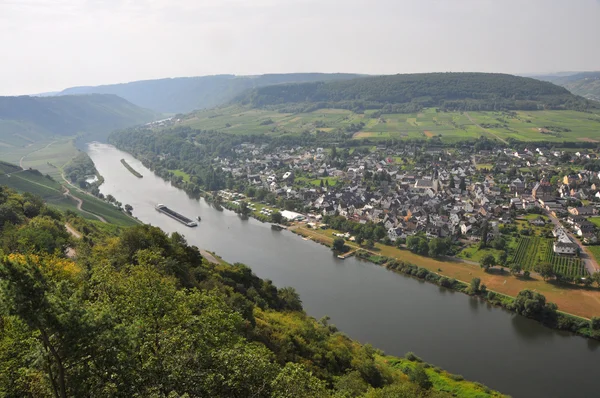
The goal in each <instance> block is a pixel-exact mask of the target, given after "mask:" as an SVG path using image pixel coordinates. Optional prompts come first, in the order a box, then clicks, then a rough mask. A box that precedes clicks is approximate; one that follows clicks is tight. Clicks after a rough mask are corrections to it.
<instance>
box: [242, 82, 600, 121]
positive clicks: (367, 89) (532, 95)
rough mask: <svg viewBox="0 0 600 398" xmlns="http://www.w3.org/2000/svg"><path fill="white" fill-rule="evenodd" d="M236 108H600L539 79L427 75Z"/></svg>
mask: <svg viewBox="0 0 600 398" xmlns="http://www.w3.org/2000/svg"><path fill="white" fill-rule="evenodd" d="M235 102H239V103H242V104H249V105H251V106H254V107H267V108H269V107H270V108H278V109H282V110H286V111H291V112H298V111H306V110H311V109H318V108H344V109H352V110H362V109H385V111H387V112H414V111H418V110H419V109H421V108H424V107H440V108H443V109H447V110H494V109H495V110H502V109H506V110H519V109H521V110H535V109H577V110H586V109H588V108H591V107H592V108H593V107H598V106H600V104H598V103H595V102H591V101H588V100H586V99H584V98H581V97H577V96H575V95H573V94H571V93H569V91H568V90H566V89H565V88H563V87H559V86H556V85H554V84H551V83H548V82H543V81H540V80H536V79H531V78H525V77H518V76H513V75H505V74H495V73H425V74H405V75H389V76H375V77H365V78H360V79H352V80H345V81H335V82H314V83H303V84H279V85H274V86H267V87H261V88H257V89H253V90H250V91H248V92H246V93H244V94H242V95H240V96H239V97H238V98H237V99H236V100H235Z"/></svg>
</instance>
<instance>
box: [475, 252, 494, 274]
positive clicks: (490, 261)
mask: <svg viewBox="0 0 600 398" xmlns="http://www.w3.org/2000/svg"><path fill="white" fill-rule="evenodd" d="M479 265H480V266H481V268H483V269H484V270H485V271H488V270H489V269H490V267H493V266H494V265H496V258H495V257H494V256H493V255H492V254H486V255H485V256H483V258H482V259H481V261H479Z"/></svg>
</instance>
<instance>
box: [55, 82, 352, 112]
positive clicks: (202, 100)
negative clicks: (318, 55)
mask: <svg viewBox="0 0 600 398" xmlns="http://www.w3.org/2000/svg"><path fill="white" fill-rule="evenodd" d="M358 76H359V75H356V74H346V73H334V74H326V73H287V74H266V75H260V76H234V75H216V76H200V77H180V78H173V79H158V80H143V81H136V82H131V83H123V84H111V85H104V86H96V87H73V88H68V89H66V90H64V91H62V92H61V93H60V94H59V95H65V94H89V93H101V94H116V95H118V96H120V97H123V98H125V99H127V100H128V101H131V102H132V103H134V104H136V105H139V106H141V107H143V108H148V109H152V110H154V111H157V112H161V113H187V112H191V111H193V110H196V109H204V108H211V107H214V106H218V105H222V104H224V103H226V102H228V101H231V100H232V99H233V98H235V97H236V96H237V95H239V94H241V93H242V92H243V91H245V90H248V89H251V88H255V87H262V86H267V85H271V84H280V83H292V82H294V83H303V82H314V81H330V80H343V79H352V78H356V77H358Z"/></svg>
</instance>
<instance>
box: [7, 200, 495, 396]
mask: <svg viewBox="0 0 600 398" xmlns="http://www.w3.org/2000/svg"><path fill="white" fill-rule="evenodd" d="M0 192H1V194H2V195H0V202H2V203H0V210H5V211H4V212H0V222H1V226H2V250H3V251H4V255H2V257H1V261H0V281H1V282H0V397H22V396H36V397H46V396H55V397H67V396H90V397H119V396H123V397H167V396H168V397H178V396H184V395H185V396H192V397H205V396H210V397H248V396H254V397H328V396H335V397H359V396H366V397H391V396H394V397H395V396H406V397H445V396H450V395H448V394H447V393H445V392H443V391H441V390H443V388H441V387H440V388H438V387H436V386H437V385H436V383H435V382H433V383H428V382H427V380H426V377H428V376H427V375H426V374H424V373H423V372H420V373H411V374H405V373H404V372H403V371H402V369H397V368H395V367H394V366H392V365H391V364H390V363H389V360H388V359H386V358H384V357H383V356H382V354H381V353H380V352H378V351H377V350H375V349H373V348H372V347H370V346H368V345H365V346H362V345H360V344H358V343H356V342H354V341H352V340H350V339H349V338H347V337H346V336H344V335H343V334H341V333H339V332H338V331H337V330H336V328H335V327H334V326H332V325H330V324H328V322H327V320H326V319H323V320H322V321H319V322H317V321H315V320H314V319H312V318H310V317H308V316H307V315H306V314H305V313H304V312H303V311H302V305H301V302H300V299H299V297H298V295H297V293H296V292H295V291H294V289H292V288H282V289H278V288H276V287H275V286H273V285H272V283H271V282H270V281H268V280H261V279H259V278H258V277H256V276H255V275H254V274H252V272H251V270H250V269H249V268H248V267H246V266H244V265H241V264H236V265H229V264H225V263H222V264H209V263H207V262H206V261H205V260H204V259H203V258H202V257H201V255H200V253H199V251H198V249H197V248H196V247H191V246H188V245H187V243H186V242H185V240H184V238H183V236H181V235H179V234H177V233H174V234H172V235H170V236H169V235H166V234H165V233H164V232H162V231H161V230H160V229H158V228H155V227H151V226H146V225H143V226H138V227H133V228H129V229H124V230H122V231H120V233H117V230H113V229H108V228H105V227H104V226H99V225H98V224H95V223H91V222H88V221H85V220H82V219H80V218H76V217H74V215H72V214H67V215H66V216H65V215H63V214H60V213H57V212H49V213H48V211H49V209H47V208H46V207H45V206H44V205H43V203H40V202H39V201H35V200H34V198H26V197H23V196H21V195H17V194H15V193H14V192H12V191H9V190H6V189H3V190H1V191H0ZM7 203H10V206H9V207H10V209H11V210H12V213H11V212H8V211H6V205H7ZM19 209H20V210H19ZM65 221H68V222H69V223H70V224H71V225H73V226H75V227H76V228H77V229H78V230H79V231H80V232H81V234H82V235H83V237H82V238H81V239H78V240H77V241H74V240H73V239H72V238H70V237H69V236H68V234H67V233H66V231H65V229H64V225H63V224H64V222H65ZM22 231H26V232H22ZM34 232H35V233H34ZM49 236H50V237H52V238H54V239H48V237H49ZM53 242H54V243H53ZM67 246H74V247H75V250H76V253H77V257H76V260H72V259H69V258H67V257H66V256H65V255H64V253H65V248H66V247H67ZM463 384H464V388H467V389H471V390H472V391H475V392H477V394H479V395H478V396H489V395H496V393H494V392H488V391H486V390H485V389H484V388H483V387H480V386H478V385H475V384H473V383H468V382H463ZM186 394H187V395H186Z"/></svg>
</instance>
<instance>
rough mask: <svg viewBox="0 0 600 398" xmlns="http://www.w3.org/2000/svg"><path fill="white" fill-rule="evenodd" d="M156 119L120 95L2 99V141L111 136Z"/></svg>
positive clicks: (21, 142)
mask: <svg viewBox="0 0 600 398" xmlns="http://www.w3.org/2000/svg"><path fill="white" fill-rule="evenodd" d="M156 117H157V115H156V114H155V113H154V112H152V111H149V110H146V109H142V108H140V107H139V106H137V105H134V104H132V103H130V102H128V101H126V100H124V99H123V98H119V97H117V96H116V95H98V94H94V95H69V96H61V97H28V96H22V97H0V142H2V143H4V144H5V145H4V146H6V145H8V146H24V145H27V144H29V143H32V142H36V141H39V140H41V139H44V138H48V137H50V136H60V135H62V136H73V135H75V134H79V133H89V134H101V133H106V134H107V133H109V132H110V131H112V130H115V129H119V128H124V127H128V126H132V125H136V124H140V123H146V122H149V121H152V120H154V119H156Z"/></svg>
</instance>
